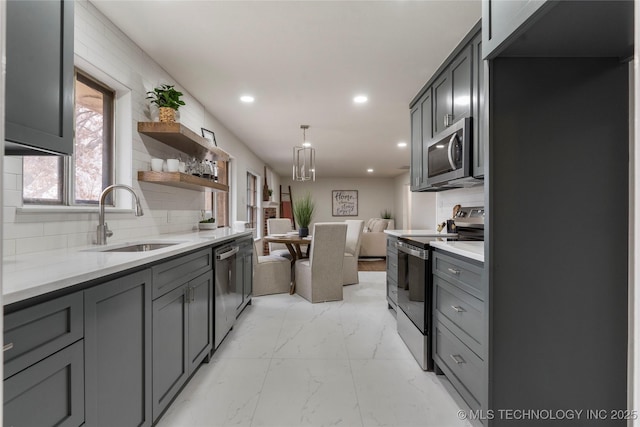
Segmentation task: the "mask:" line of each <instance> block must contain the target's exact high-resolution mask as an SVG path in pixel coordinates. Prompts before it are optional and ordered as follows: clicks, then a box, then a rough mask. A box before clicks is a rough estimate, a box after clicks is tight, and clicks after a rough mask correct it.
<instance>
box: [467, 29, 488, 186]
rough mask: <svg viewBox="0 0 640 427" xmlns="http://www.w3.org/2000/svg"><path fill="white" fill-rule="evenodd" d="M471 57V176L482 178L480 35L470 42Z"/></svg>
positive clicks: (483, 130)
mask: <svg viewBox="0 0 640 427" xmlns="http://www.w3.org/2000/svg"><path fill="white" fill-rule="evenodd" d="M471 49H472V57H473V103H472V106H473V113H472V116H473V149H472V150H473V151H472V153H473V154H472V160H473V176H474V177H476V178H482V177H484V141H486V139H487V135H486V121H485V117H484V111H485V94H486V84H485V78H484V67H485V63H484V60H483V59H482V35H481V34H478V35H477V36H476V37H475V38H474V39H473V41H472V42H471Z"/></svg>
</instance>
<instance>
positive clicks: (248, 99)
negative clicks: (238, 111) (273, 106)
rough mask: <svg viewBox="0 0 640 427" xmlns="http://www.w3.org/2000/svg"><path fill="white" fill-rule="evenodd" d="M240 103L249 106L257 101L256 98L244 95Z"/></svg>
mask: <svg viewBox="0 0 640 427" xmlns="http://www.w3.org/2000/svg"><path fill="white" fill-rule="evenodd" d="M240 101H242V102H246V103H247V104H251V103H252V102H253V101H255V98H254V97H253V96H251V95H242V96H241V97H240Z"/></svg>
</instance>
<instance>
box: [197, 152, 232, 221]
mask: <svg viewBox="0 0 640 427" xmlns="http://www.w3.org/2000/svg"><path fill="white" fill-rule="evenodd" d="M230 168H231V161H229V162H223V161H219V162H218V182H219V183H220V184H225V185H228V186H229V192H226V191H224V192H212V193H204V194H205V198H204V205H205V207H204V208H205V210H207V211H209V212H211V216H212V217H213V218H215V219H216V224H218V227H229V226H230V225H229V193H230V192H231V183H230V182H229V181H230V180H229V170H230Z"/></svg>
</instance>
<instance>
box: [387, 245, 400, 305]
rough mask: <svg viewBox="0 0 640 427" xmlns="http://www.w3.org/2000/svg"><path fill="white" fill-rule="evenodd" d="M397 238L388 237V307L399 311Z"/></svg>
mask: <svg viewBox="0 0 640 427" xmlns="http://www.w3.org/2000/svg"><path fill="white" fill-rule="evenodd" d="M397 241H398V238H397V237H396V236H392V235H387V305H388V306H389V308H392V309H394V310H397V308H396V307H397V306H398V249H397V248H396V242H397Z"/></svg>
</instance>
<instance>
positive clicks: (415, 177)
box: [410, 103, 422, 191]
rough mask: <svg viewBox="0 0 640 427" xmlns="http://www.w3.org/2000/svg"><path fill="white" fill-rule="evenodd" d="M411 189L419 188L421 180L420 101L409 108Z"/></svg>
mask: <svg viewBox="0 0 640 427" xmlns="http://www.w3.org/2000/svg"><path fill="white" fill-rule="evenodd" d="M410 117H411V191H416V190H418V189H419V188H420V184H421V180H422V122H421V117H422V109H421V106H420V103H418V104H416V105H415V106H414V107H413V108H412V109H411V115H410Z"/></svg>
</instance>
